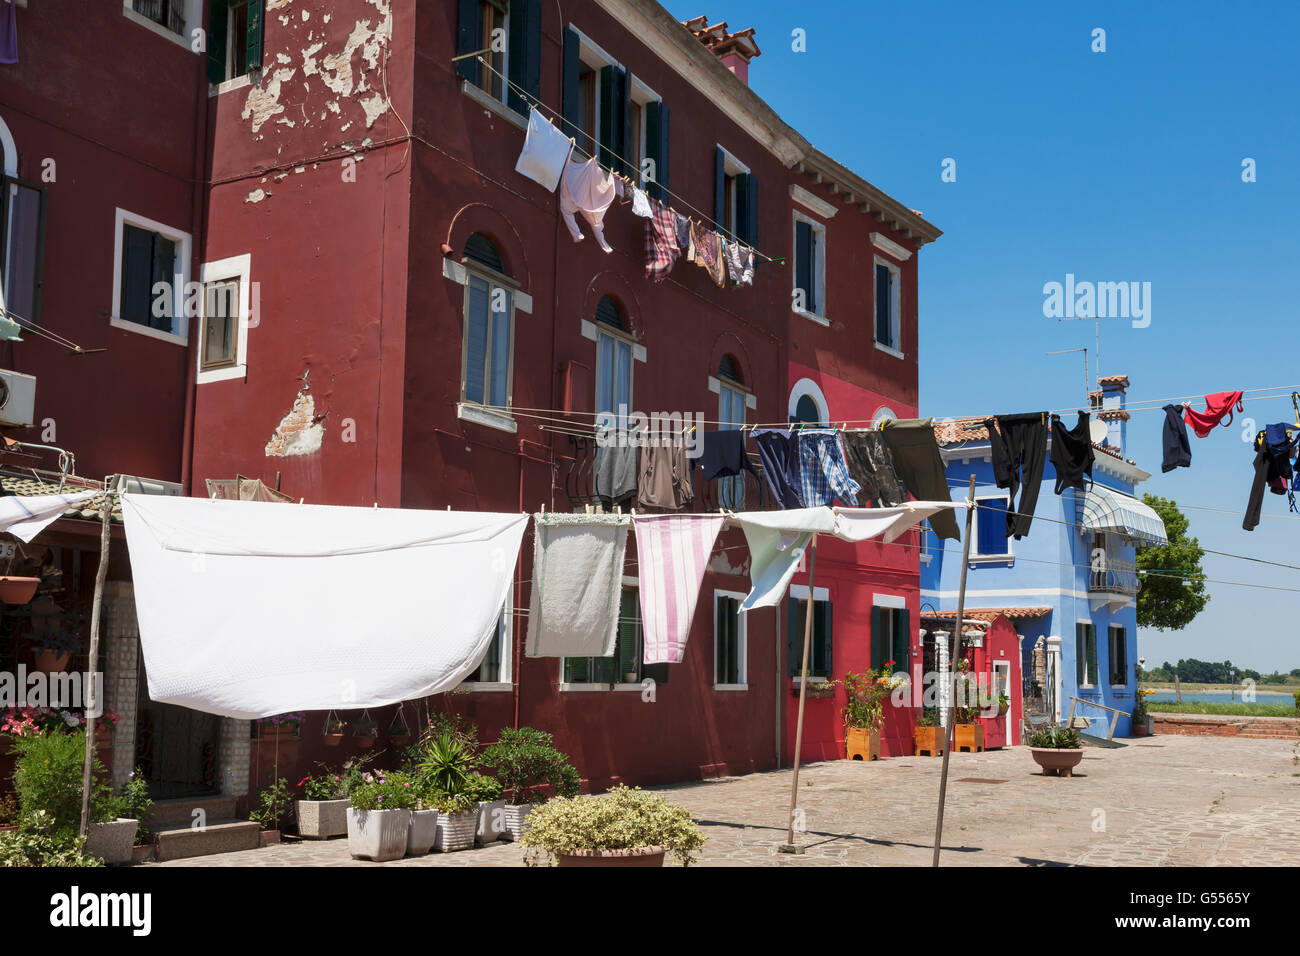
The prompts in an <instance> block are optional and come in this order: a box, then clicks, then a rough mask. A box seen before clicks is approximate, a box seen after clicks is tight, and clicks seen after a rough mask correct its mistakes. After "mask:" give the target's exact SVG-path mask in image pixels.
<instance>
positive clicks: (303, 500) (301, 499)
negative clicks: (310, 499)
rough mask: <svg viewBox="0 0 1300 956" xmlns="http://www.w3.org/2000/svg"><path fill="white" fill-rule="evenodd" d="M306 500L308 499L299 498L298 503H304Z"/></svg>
mask: <svg viewBox="0 0 1300 956" xmlns="http://www.w3.org/2000/svg"><path fill="white" fill-rule="evenodd" d="M306 500H307V499H306V498H299V499H298V504H303V503H304V502H305V501H306Z"/></svg>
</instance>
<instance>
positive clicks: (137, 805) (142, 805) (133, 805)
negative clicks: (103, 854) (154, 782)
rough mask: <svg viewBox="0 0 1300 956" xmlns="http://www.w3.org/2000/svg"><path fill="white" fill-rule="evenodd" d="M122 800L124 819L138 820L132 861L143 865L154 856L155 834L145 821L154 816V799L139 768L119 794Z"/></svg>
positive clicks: (132, 849) (132, 848) (132, 773)
mask: <svg viewBox="0 0 1300 956" xmlns="http://www.w3.org/2000/svg"><path fill="white" fill-rule="evenodd" d="M118 798H119V799H120V800H121V807H120V809H119V812H120V813H121V814H122V816H124V817H128V818H131V819H134V820H137V821H138V822H137V824H136V828H135V845H134V846H132V847H131V860H132V862H134V863H143V862H144V861H146V860H148V859H149V858H150V857H151V856H153V845H152V844H153V834H152V833H150V832H149V827H148V826H147V825H146V823H145V821H146V820H148V819H149V817H150V816H152V815H153V798H152V797H151V796H149V781H148V780H146V779H145V776H144V771H142V770H141V769H140V768H139V767H136V768H135V770H133V771H132V772H131V776H129V777H127V779H126V783H124V784H123V785H122V790H121V792H120V793H119V794H118Z"/></svg>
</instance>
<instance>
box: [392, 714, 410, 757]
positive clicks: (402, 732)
mask: <svg viewBox="0 0 1300 956" xmlns="http://www.w3.org/2000/svg"><path fill="white" fill-rule="evenodd" d="M410 742H411V728H410V727H409V726H408V725H407V723H406V709H405V708H404V707H403V706H402V705H401V704H398V706H397V713H395V714H393V720H392V723H390V724H389V725H388V743H389V745H390V746H393V747H405V746H406V745H407V744H409V743H410Z"/></svg>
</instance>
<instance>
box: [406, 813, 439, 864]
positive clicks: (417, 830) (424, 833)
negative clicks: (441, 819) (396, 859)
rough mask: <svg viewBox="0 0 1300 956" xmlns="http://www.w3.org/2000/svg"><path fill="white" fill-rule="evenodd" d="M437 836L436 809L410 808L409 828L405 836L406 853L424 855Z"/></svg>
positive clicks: (408, 854)
mask: <svg viewBox="0 0 1300 956" xmlns="http://www.w3.org/2000/svg"><path fill="white" fill-rule="evenodd" d="M437 838H438V811H437V810H412V811H411V829H410V831H409V832H408V834H407V837H406V855H407V856H424V854H426V853H428V852H429V849H430V848H431V847H432V846H433V841H434V840H436V839H437Z"/></svg>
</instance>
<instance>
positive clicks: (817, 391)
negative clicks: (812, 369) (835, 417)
mask: <svg viewBox="0 0 1300 956" xmlns="http://www.w3.org/2000/svg"><path fill="white" fill-rule="evenodd" d="M789 408H790V421H792V422H806V423H807V424H809V425H825V424H826V423H827V422H828V421H829V420H830V407H829V405H828V404H827V402H826V396H825V395H823V394H822V390H821V388H820V387H819V386H818V385H817V383H816V382H814V381H813V380H812V379H810V378H801V379H800V380H799V381H798V382H796V383H795V385H794V388H792V389H790V406H789Z"/></svg>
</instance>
